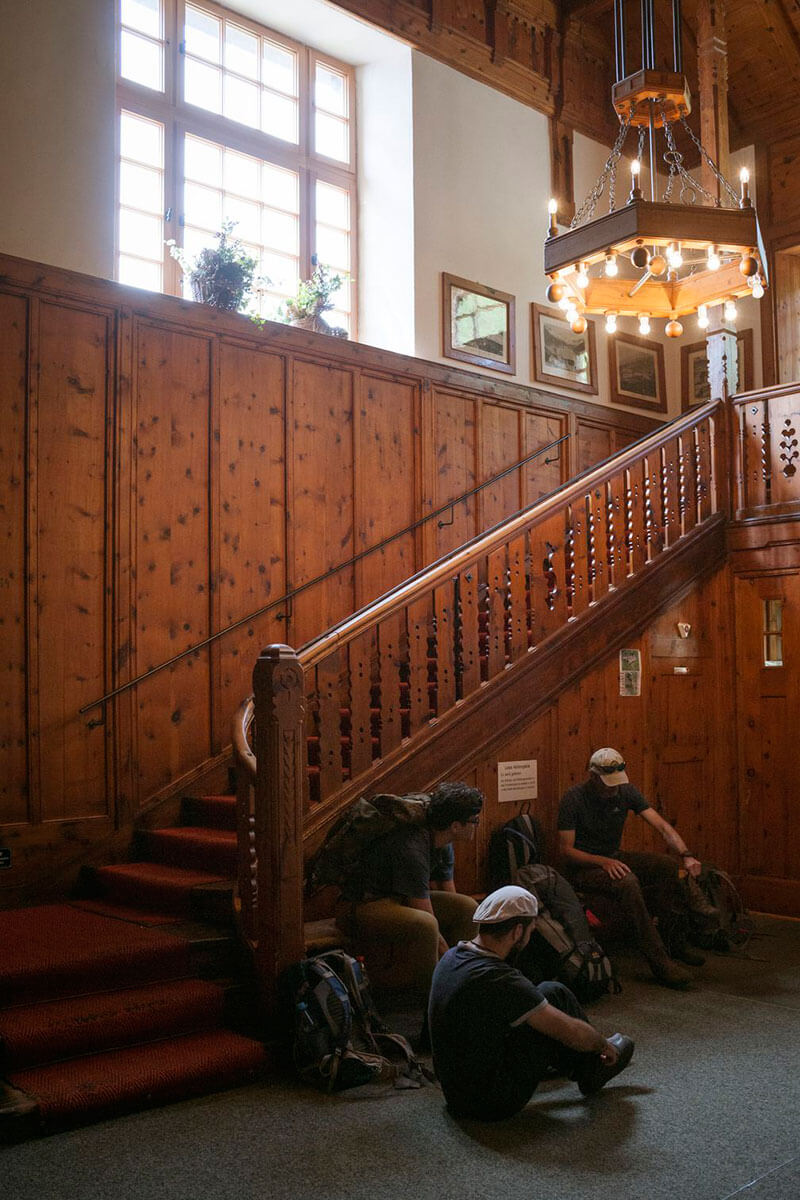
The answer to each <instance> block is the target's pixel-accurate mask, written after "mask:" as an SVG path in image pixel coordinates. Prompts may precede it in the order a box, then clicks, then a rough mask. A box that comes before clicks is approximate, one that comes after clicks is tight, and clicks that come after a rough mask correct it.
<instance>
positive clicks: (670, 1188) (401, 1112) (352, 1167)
mask: <svg viewBox="0 0 800 1200" xmlns="http://www.w3.org/2000/svg"><path fill="white" fill-rule="evenodd" d="M620 967H621V975H622V980H623V984H624V990H623V992H622V994H621V995H620V996H618V997H608V998H604V999H603V1000H602V1001H600V1002H599V1003H598V1004H596V1005H594V1006H593V1007H592V1009H591V1016H592V1019H593V1021H594V1022H595V1024H597V1025H598V1026H599V1027H600V1028H601V1029H603V1030H604V1031H605V1032H608V1033H611V1032H614V1031H616V1030H623V1031H624V1032H626V1033H629V1034H630V1035H631V1036H633V1037H634V1038H635V1039H636V1043H637V1049H636V1054H635V1056H634V1059H633V1062H632V1064H631V1066H630V1067H629V1068H628V1070H627V1071H626V1072H625V1074H624V1075H622V1076H620V1077H619V1078H618V1079H617V1080H615V1081H614V1082H613V1083H612V1084H611V1085H610V1086H609V1087H608V1088H607V1089H606V1090H605V1091H604V1092H602V1093H600V1094H599V1095H598V1096H596V1097H594V1098H592V1099H591V1100H583V1099H581V1097H580V1095H579V1094H578V1092H577V1090H576V1088H575V1087H574V1085H572V1084H569V1083H566V1082H562V1081H556V1082H554V1083H552V1084H549V1085H547V1086H546V1087H544V1088H542V1089H541V1090H540V1091H538V1092H537V1093H536V1094H535V1096H534V1098H533V1100H532V1101H531V1103H530V1104H529V1105H528V1107H527V1108H526V1109H525V1110H524V1111H523V1112H522V1113H520V1114H519V1115H518V1116H517V1117H515V1118H513V1119H512V1120H510V1121H508V1122H505V1123H502V1124H498V1125H480V1124H478V1123H473V1122H456V1121H455V1120H454V1119H452V1118H451V1117H450V1116H449V1115H448V1114H447V1112H446V1110H445V1108H444V1105H443V1102H442V1096H441V1093H440V1091H439V1090H438V1089H437V1088H435V1087H433V1086H429V1087H426V1088H424V1089H422V1090H421V1091H408V1092H404V1091H393V1090H390V1091H386V1090H383V1089H374V1088H373V1089H359V1090H356V1091H352V1092H347V1093H341V1094H340V1095H337V1096H331V1097H327V1096H322V1095H319V1094H317V1093H315V1092H313V1091H310V1090H308V1089H306V1088H304V1087H302V1086H300V1085H299V1084H297V1083H295V1082H294V1081H274V1080H273V1081H270V1082H267V1083H263V1084H259V1085H254V1086H251V1087H247V1088H242V1089H239V1090H237V1091H234V1092H229V1093H225V1094H220V1095H217V1096H209V1097H205V1098H203V1099H200V1100H196V1101H188V1102H186V1103H183V1104H178V1105H174V1106H172V1107H169V1108H165V1109H158V1110H153V1111H150V1112H144V1113H138V1114H136V1115H133V1116H130V1117H126V1118H122V1119H119V1120H115V1121H108V1122H106V1123H104V1124H101V1125H96V1126H93V1127H90V1128H87V1129H81V1130H76V1131H74V1132H71V1133H63V1134H58V1135H54V1136H52V1137H50V1138H44V1139H41V1140H39V1141H36V1142H29V1143H26V1144H24V1145H20V1146H14V1147H9V1148H7V1149H5V1151H3V1152H2V1153H0V1195H2V1196H8V1197H9V1200H95V1198H97V1200H100V1198H102V1200H144V1198H147V1197H150V1196H156V1195H158V1196H166V1197H169V1198H170V1200H199V1198H201V1197H203V1198H205V1197H208V1198H213V1200H229V1198H230V1200H251V1198H252V1200H272V1198H273V1197H274V1198H276V1200H277V1198H279V1197H281V1198H284V1200H294V1198H300V1197H320V1198H324V1200H351V1198H352V1200H361V1198H363V1200H446V1198H448V1197H464V1198H466V1200H483V1198H484V1197H486V1198H492V1200H493V1198H495V1197H497V1198H502V1200H516V1198H517V1197H519V1198H520V1200H522V1198H523V1197H524V1198H525V1200H531V1198H533V1197H537V1198H538V1197H553V1198H557V1200H642V1198H646V1200H662V1198H663V1200H667V1198H668V1197H669V1198H670V1200H671V1198H677V1197H680V1198H681V1200H731V1198H732V1197H740V1196H741V1197H745V1198H746V1200H798V1198H800V1112H799V1111H798V1110H799V1109H800V1103H799V1101H800V1085H799V1084H798V1078H800V922H794V921H788V920H777V919H767V918H759V919H758V921H757V934H756V936H755V937H754V938H753V940H752V941H751V943H750V944H749V946H748V947H746V949H745V951H744V952H743V953H742V954H740V955H739V954H737V955H733V956H717V955H714V956H711V957H710V958H709V961H708V963H707V965H706V966H705V967H704V968H701V969H699V970H697V971H696V972H695V974H696V976H697V982H696V983H695V985H694V987H693V988H692V989H691V990H690V991H689V992H687V993H674V992H669V991H665V990H664V989H662V988H659V987H657V986H655V985H654V984H653V983H652V982H650V981H649V980H648V979H647V978H646V977H645V976H644V975H643V974H640V973H639V972H638V968H637V965H636V963H635V962H634V961H633V960H631V961H625V960H624V961H622V962H621V964H620Z"/></svg>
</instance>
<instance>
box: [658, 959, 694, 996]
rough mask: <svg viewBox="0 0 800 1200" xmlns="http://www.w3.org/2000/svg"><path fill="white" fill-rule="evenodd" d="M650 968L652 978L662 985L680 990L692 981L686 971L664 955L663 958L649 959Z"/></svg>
mask: <svg viewBox="0 0 800 1200" xmlns="http://www.w3.org/2000/svg"><path fill="white" fill-rule="evenodd" d="M650 970H651V971H652V972H653V978H654V979H655V980H656V981H657V982H658V983H660V984H661V985H662V987H668V988H675V989H677V990H680V989H683V988H687V987H688V986H689V984H690V983H691V982H692V977H691V975H690V974H689V972H688V971H684V970H683V968H682V967H679V966H677V965H676V964H675V963H674V962H672V960H671V959H669V958H666V957H665V958H663V959H660V958H659V959H651V960H650Z"/></svg>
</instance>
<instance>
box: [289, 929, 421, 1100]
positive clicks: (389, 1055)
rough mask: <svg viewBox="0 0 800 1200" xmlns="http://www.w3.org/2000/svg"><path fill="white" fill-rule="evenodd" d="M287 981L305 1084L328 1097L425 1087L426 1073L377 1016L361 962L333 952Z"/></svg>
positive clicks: (295, 1050) (299, 967)
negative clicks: (380, 1086)
mask: <svg viewBox="0 0 800 1200" xmlns="http://www.w3.org/2000/svg"><path fill="white" fill-rule="evenodd" d="M282 982H283V991H284V996H285V999H286V1004H287V1006H290V1012H291V1019H292V1024H293V1031H292V1034H291V1039H292V1056H293V1059H294V1065H295V1067H296V1069H297V1072H298V1074H299V1075H300V1078H301V1079H303V1080H305V1081H306V1082H307V1083H313V1084H314V1085H315V1086H317V1087H320V1088H323V1089H324V1090H325V1091H329V1092H334V1091H342V1090H343V1089H344V1088H350V1087H358V1086H359V1085H361V1084H364V1083H376V1082H392V1083H393V1084H394V1086H395V1087H398V1088H418V1087H422V1085H423V1084H424V1082H425V1079H426V1074H425V1072H424V1071H423V1068H422V1066H421V1065H420V1063H419V1062H417V1060H416V1058H415V1057H414V1054H413V1052H412V1050H411V1046H410V1045H409V1044H408V1042H407V1041H406V1039H405V1038H404V1037H402V1036H401V1035H400V1034H399V1033H390V1032H389V1031H388V1030H387V1028H386V1026H385V1025H384V1023H383V1021H382V1020H381V1019H380V1017H379V1016H378V1014H377V1012H376V1010H375V1006H374V1004H373V1002H372V997H371V995H370V990H369V983H368V980H367V974H366V971H365V969H364V964H363V962H362V961H361V960H360V959H356V958H351V957H350V955H349V954H346V953H345V952H344V950H328V951H326V953H324V954H318V955H317V956H316V957H314V958H305V959H303V960H302V962H299V963H296V964H295V965H294V966H292V967H290V968H289V969H288V971H287V972H286V973H285V975H284V978H283V981H282Z"/></svg>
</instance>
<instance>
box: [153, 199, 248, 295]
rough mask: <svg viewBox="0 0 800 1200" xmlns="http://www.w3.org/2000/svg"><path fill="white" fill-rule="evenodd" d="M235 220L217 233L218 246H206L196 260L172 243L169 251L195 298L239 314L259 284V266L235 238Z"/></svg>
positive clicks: (171, 241)
mask: <svg viewBox="0 0 800 1200" xmlns="http://www.w3.org/2000/svg"><path fill="white" fill-rule="evenodd" d="M235 227H236V222H235V221H223V222H222V227H221V229H220V231H219V233H215V234H214V237H215V238H216V240H217V245H216V246H206V247H205V248H204V249H203V250H201V251H200V253H199V254H198V255H197V256H196V257H193V256H191V255H189V254H187V253H186V251H185V250H184V249H183V247H182V246H177V245H176V244H175V242H174V241H173V240H170V241H168V242H167V245H168V246H169V252H170V254H171V255H172V257H173V258H174V259H175V260H176V261H177V263H178V264H179V266H180V268H181V270H182V271H183V273H184V275H186V277H187V278H188V280H189V283H190V285H191V288H192V295H193V296H194V298H195V300H198V301H200V303H202V304H210V305H211V306H212V307H213V308H224V309H226V310H227V311H229V312H238V311H240V310H241V309H243V308H245V307H246V303H245V302H246V300H247V299H248V298H249V295H250V292H251V291H252V289H253V287H254V286H255V285H256V267H257V266H258V263H257V262H256V260H255V259H254V258H253V257H252V255H250V254H248V252H247V250H246V249H245V246H244V243H243V242H242V240H241V238H238V237H234V236H233V230H234V228H235Z"/></svg>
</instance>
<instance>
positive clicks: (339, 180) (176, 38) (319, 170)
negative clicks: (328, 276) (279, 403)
mask: <svg viewBox="0 0 800 1200" xmlns="http://www.w3.org/2000/svg"><path fill="white" fill-rule="evenodd" d="M162 2H163V17H164V26H163V35H164V47H165V50H164V91H163V92H159V91H156V90H155V89H153V88H149V87H147V86H145V85H144V84H139V83H134V82H133V81H132V80H129V79H123V78H122V76H121V74H120V71H121V66H122V64H121V27H122V6H121V3H120V2H119V0H118V2H117V4H116V21H115V65H116V124H115V147H114V148H115V161H116V172H115V207H114V247H115V255H114V262H115V275H116V274H117V273H118V259H119V241H120V229H119V217H120V172H119V162H120V116H121V114H122V112H130V113H132V114H134V115H138V116H142V117H145V118H148V119H150V120H153V121H158V122H160V123H161V124H162V125H163V127H164V218H163V227H164V241H165V243H166V242H167V241H169V240H172V241H174V242H176V243H177V244H178V245H182V244H183V212H182V206H183V194H182V185H183V157H184V154H183V146H184V136H185V135H186V134H187V133H188V134H192V135H194V136H196V137H199V138H205V139H207V140H209V141H212V142H215V143H217V144H219V145H223V146H226V147H230V148H231V149H232V150H237V151H239V152H240V153H242V154H248V155H251V156H252V157H254V158H258V159H260V160H262V161H264V162H268V163H274V164H275V165H276V166H279V167H286V168H288V169H290V170H292V171H296V172H297V175H298V186H299V256H298V271H299V277H300V279H307V278H308V277H309V276H310V275H311V273H312V272H313V270H314V265H313V262H312V256H313V254H314V239H315V230H316V182H317V180H320V181H321V182H323V183H330V184H331V185H333V186H334V187H338V188H341V189H342V190H343V191H346V192H347V193H348V195H349V202H350V229H349V237H350V269H349V276H348V281H349V288H350V338H351V339H353V340H355V339H356V337H357V332H358V230H357V218H358V186H357V161H356V146H357V139H356V96H355V75H356V72H355V68H354V67H353V66H351V65H350V64H348V63H344V62H341V61H340V60H339V59H336V58H333V57H332V56H331V55H329V54H326V53H325V52H324V51H321V50H317V49H316V48H315V47H314V46H310V45H308V44H305V43H302V42H298V41H296V40H295V39H293V38H290V37H288V36H287V35H286V34H283V33H279V32H278V31H277V30H273V29H269V28H268V27H267V26H265V25H261V24H259V23H258V22H256V21H253V20H251V19H250V18H249V17H245V16H243V15H242V14H240V13H237V12H234V11H233V10H232V9H228V8H224V7H223V6H221V5H219V4H216V3H214V2H213V0H162ZM187 3H188V4H190V6H193V7H196V8H201V9H203V10H205V11H207V12H209V13H210V14H211V15H213V16H215V17H217V18H219V19H221V20H223V21H224V20H229V21H232V22H233V23H234V24H235V25H237V26H240V27H241V28H242V29H245V30H247V31H248V32H250V33H254V34H257V35H258V36H259V37H267V38H269V39H270V40H273V41H275V42H276V43H278V44H280V45H283V46H286V47H287V49H291V50H292V51H294V52H295V53H296V54H297V55H298V60H297V61H298V97H299V114H298V143H297V145H294V144H292V143H288V142H285V141H284V140H283V139H281V138H276V137H274V136H272V135H270V134H268V133H263V132H262V131H260V130H258V129H253V128H251V127H249V126H247V125H241V124H239V123H238V122H237V121H234V120H232V119H231V118H230V117H225V116H223V115H222V114H217V113H212V112H208V111H206V110H205V109H202V108H198V107H196V106H195V105H192V104H189V103H188V102H187V101H185V100H184V99H183V85H184V63H185V55H184V52H183V45H182V41H181V38H180V35H181V34H182V33H183V30H184V28H185V11H186V6H187ZM316 62H320V63H322V64H323V65H325V66H329V67H330V68H331V69H333V70H335V71H336V72H339V73H341V74H343V75H345V76H346V77H347V80H348V131H349V152H350V161H349V164H344V163H341V162H339V161H338V160H337V159H333V158H329V157H327V156H326V155H322V154H317V153H316V152H315V151H314V149H313V138H314V129H313V114H314V105H313V72H314V64H315V63H316ZM323 111H324V110H323ZM167 214H169V219H168V216H167ZM181 280H182V273H181V270H180V267H179V265H178V263H177V262H176V261H175V259H173V258H172V256H171V255H170V253H169V249H168V247H167V246H166V244H165V246H164V257H163V287H162V292H163V293H164V294H167V295H173V296H181V295H182V285H181Z"/></svg>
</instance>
